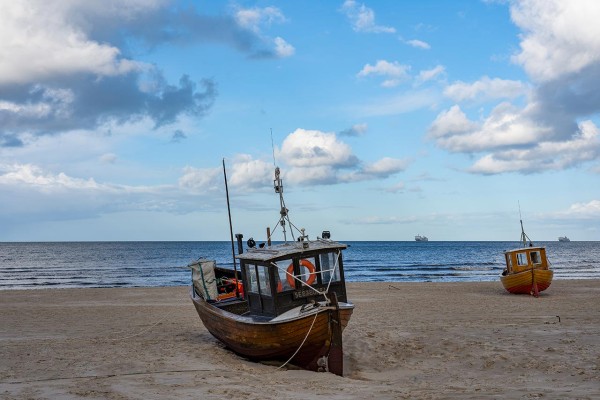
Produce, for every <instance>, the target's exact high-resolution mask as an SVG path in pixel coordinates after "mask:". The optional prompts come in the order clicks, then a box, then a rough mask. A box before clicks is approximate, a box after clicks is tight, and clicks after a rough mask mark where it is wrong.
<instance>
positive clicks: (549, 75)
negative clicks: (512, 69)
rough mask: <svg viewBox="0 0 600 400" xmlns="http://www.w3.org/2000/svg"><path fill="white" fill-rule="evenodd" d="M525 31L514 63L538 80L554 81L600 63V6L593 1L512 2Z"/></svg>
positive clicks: (515, 18)
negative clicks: (599, 21) (598, 22)
mask: <svg viewBox="0 0 600 400" xmlns="http://www.w3.org/2000/svg"><path fill="white" fill-rule="evenodd" d="M510 14H511V18H512V20H513V21H514V23H515V24H516V25H517V26H518V27H520V28H521V30H522V31H523V35H522V40H521V43H520V46H521V51H520V52H519V53H518V54H516V55H515V56H514V57H513V61H514V62H516V63H518V64H520V65H522V66H523V67H524V68H525V70H526V71H527V73H528V74H529V76H530V77H531V78H532V79H533V80H535V81H541V82H546V81H552V80H555V79H557V78H560V77H561V76H564V75H570V74H573V73H578V72H580V71H582V70H583V69H584V68H586V67H588V66H590V65H594V64H598V63H599V62H600V25H599V24H597V23H596V21H598V20H600V6H599V5H598V3H597V2H596V1H593V0H577V1H568V2H565V1H561V0H549V1H548V0H523V1H516V2H512V3H511V8H510Z"/></svg>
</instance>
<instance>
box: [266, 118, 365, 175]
mask: <svg viewBox="0 0 600 400" xmlns="http://www.w3.org/2000/svg"><path fill="white" fill-rule="evenodd" d="M278 158H282V159H285V162H286V163H287V164H288V165H291V166H293V167H322V166H328V167H333V168H344V167H352V166H355V165H356V164H357V163H358V158H357V157H356V156H355V155H354V154H353V153H352V149H351V148H350V146H349V145H347V144H346V143H344V142H341V141H340V140H338V138H337V137H336V135H335V134H334V133H327V132H321V131H317V130H307V129H301V128H299V129H296V130H295V131H294V132H292V133H291V134H289V135H288V136H287V137H286V138H285V140H284V141H283V143H282V145H281V150H280V151H279V157H278Z"/></svg>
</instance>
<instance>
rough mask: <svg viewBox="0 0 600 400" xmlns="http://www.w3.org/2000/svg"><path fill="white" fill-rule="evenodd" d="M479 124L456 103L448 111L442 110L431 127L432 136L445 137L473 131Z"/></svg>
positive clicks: (430, 134)
mask: <svg viewBox="0 0 600 400" xmlns="http://www.w3.org/2000/svg"><path fill="white" fill-rule="evenodd" d="M476 127H477V124H476V123H474V122H472V121H470V120H469V118H467V115H466V114H465V113H464V112H463V111H462V110H461V109H460V106H458V105H454V106H452V107H451V108H450V109H449V110H447V111H442V112H441V113H440V114H438V116H437V117H436V119H435V120H434V121H433V123H432V124H431V126H430V127H429V134H428V136H429V137H430V138H443V137H448V136H452V135H456V134H459V135H460V134H464V133H467V132H472V131H473V130H474V129H475V128H476Z"/></svg>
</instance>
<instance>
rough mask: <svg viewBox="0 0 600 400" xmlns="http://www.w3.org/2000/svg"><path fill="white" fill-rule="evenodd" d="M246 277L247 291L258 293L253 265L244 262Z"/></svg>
mask: <svg viewBox="0 0 600 400" xmlns="http://www.w3.org/2000/svg"><path fill="white" fill-rule="evenodd" d="M246 279H248V284H247V285H246V288H247V290H248V292H251V293H258V279H257V275H256V266H255V265H249V264H246Z"/></svg>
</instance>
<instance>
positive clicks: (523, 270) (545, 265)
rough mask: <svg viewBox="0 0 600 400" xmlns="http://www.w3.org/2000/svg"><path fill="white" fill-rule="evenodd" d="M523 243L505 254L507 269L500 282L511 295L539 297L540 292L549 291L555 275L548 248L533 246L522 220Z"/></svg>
mask: <svg viewBox="0 0 600 400" xmlns="http://www.w3.org/2000/svg"><path fill="white" fill-rule="evenodd" d="M528 241H529V245H527V242H528ZM521 243H522V247H520V248H517V249H514V250H508V251H505V252H504V257H505V260H506V268H505V269H504V271H503V272H502V275H501V276H500V280H501V281H502V285H503V286H504V288H505V289H506V290H507V291H509V292H510V293H515V294H531V295H533V296H535V297H537V296H539V293H540V292H542V291H544V290H546V289H548V287H549V286H550V284H551V283H552V277H553V276H554V273H553V272H552V270H550V265H549V264H550V263H549V262H548V257H547V256H546V248H545V247H539V246H534V245H533V243H532V242H531V240H530V239H529V237H528V236H527V235H526V234H525V231H524V230H523V221H522V220H521Z"/></svg>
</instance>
